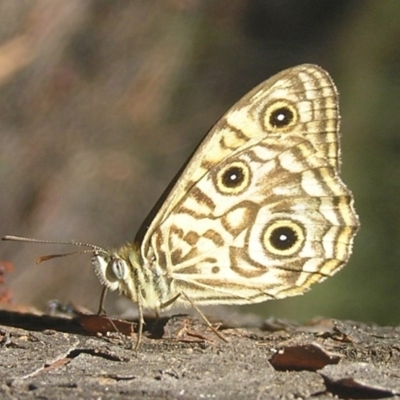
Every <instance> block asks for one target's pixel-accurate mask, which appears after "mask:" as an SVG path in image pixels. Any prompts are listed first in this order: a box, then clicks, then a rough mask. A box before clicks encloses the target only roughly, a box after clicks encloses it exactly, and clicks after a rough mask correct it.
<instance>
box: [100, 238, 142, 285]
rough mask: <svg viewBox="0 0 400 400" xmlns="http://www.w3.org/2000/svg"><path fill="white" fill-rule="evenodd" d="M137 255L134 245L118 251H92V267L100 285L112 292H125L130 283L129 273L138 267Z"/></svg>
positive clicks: (130, 275)
mask: <svg viewBox="0 0 400 400" xmlns="http://www.w3.org/2000/svg"><path fill="white" fill-rule="evenodd" d="M138 254H139V252H138V251H137V248H136V246H135V245H127V246H124V247H122V248H121V249H119V250H104V249H100V248H99V249H96V250H94V251H93V257H92V265H93V268H94V271H95V273H96V275H97V277H98V278H99V280H100V282H101V284H102V285H104V286H105V287H107V288H108V289H109V290H112V291H113V290H118V291H120V292H126V288H127V287H129V284H130V282H131V281H132V273H131V271H132V270H133V271H134V270H136V269H137V268H135V266H139V265H140V263H139V256H138Z"/></svg>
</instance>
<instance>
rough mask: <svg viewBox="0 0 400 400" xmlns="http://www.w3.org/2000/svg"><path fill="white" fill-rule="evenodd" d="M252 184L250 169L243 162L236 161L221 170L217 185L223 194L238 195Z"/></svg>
mask: <svg viewBox="0 0 400 400" xmlns="http://www.w3.org/2000/svg"><path fill="white" fill-rule="evenodd" d="M249 184H250V168H249V167H248V165H247V164H245V163H244V162H242V161H235V162H233V163H230V164H228V165H226V166H224V167H223V168H221V169H220V170H219V171H218V173H217V176H216V182H215V185H216V187H217V189H219V191H220V192H221V193H223V194H238V193H241V192H243V191H244V190H245V189H246V188H247V187H248V186H249Z"/></svg>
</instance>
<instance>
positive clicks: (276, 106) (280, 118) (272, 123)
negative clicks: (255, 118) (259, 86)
mask: <svg viewBox="0 0 400 400" xmlns="http://www.w3.org/2000/svg"><path fill="white" fill-rule="evenodd" d="M262 115H264V124H265V129H266V130H267V131H273V132H275V131H278V132H281V131H283V132H285V131H287V130H288V129H289V128H291V127H292V126H293V125H295V124H296V123H297V122H298V119H299V117H298V112H297V108H296V107H295V106H294V105H293V104H291V103H289V102H288V101H284V100H279V101H275V102H274V103H272V104H268V105H267V107H266V109H265V111H264V113H263V114H262Z"/></svg>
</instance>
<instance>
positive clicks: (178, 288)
mask: <svg viewBox="0 0 400 400" xmlns="http://www.w3.org/2000/svg"><path fill="white" fill-rule="evenodd" d="M339 167H340V148H339V112H338V94H337V90H336V87H335V85H334V83H333V81H332V79H331V78H330V76H329V74H328V73H327V72H326V71H324V70H323V69H322V68H320V67H318V66H316V65H311V64H304V65H300V66H297V67H293V68H290V69H287V70H285V71H282V72H280V73H278V74H277V75H275V76H273V77H272V78H270V79H268V80H266V81H265V82H263V83H261V84H260V85H259V86H257V87H256V88H254V89H253V90H252V91H250V92H249V93H248V94H246V95H245V96H244V97H243V98H242V99H240V100H239V101H238V102H237V103H236V104H235V105H234V106H233V107H232V108H231V109H230V110H229V111H228V112H227V113H226V114H225V115H224V116H223V117H222V118H221V119H220V120H219V121H218V122H217V123H216V124H215V126H214V127H213V128H212V129H211V130H210V132H209V133H208V134H207V135H206V137H205V138H204V140H203V141H202V143H201V144H200V146H199V147H198V148H197V150H196V151H195V153H194V154H193V156H192V158H191V159H190V160H189V162H188V163H187V164H186V166H185V167H184V169H183V171H182V172H181V173H180V175H179V176H178V177H177V178H176V179H175V180H174V181H173V182H172V183H171V185H170V186H169V188H168V189H167V191H166V192H165V193H164V195H163V196H162V197H161V199H160V201H159V202H158V203H157V204H156V206H155V207H154V209H153V210H152V212H151V213H150V215H149V217H148V218H147V219H146V220H145V222H144V224H143V226H142V228H141V229H140V230H139V232H138V234H137V236H136V238H135V240H134V241H133V243H132V244H128V245H126V246H123V247H122V248H120V249H118V250H104V249H102V248H100V247H98V246H93V245H86V244H84V243H77V244H80V245H84V246H88V247H90V250H88V251H91V252H93V266H94V270H95V272H96V274H97V275H98V277H99V279H100V281H101V283H102V284H103V285H104V287H105V288H108V289H109V290H118V291H119V292H120V293H121V294H123V295H125V296H126V297H128V298H129V299H131V300H132V301H133V302H135V303H137V305H138V310H139V317H140V319H139V321H140V323H139V334H138V342H137V345H139V342H140V337H141V333H142V328H143V310H144V309H153V310H156V311H160V310H163V309H165V308H168V307H170V306H175V305H184V306H185V305H192V306H194V307H195V308H196V309H197V310H198V308H197V306H199V305H212V304H250V303H258V302H263V301H266V300H270V299H280V298H284V297H287V296H294V295H298V294H301V293H303V292H305V291H307V290H308V289H309V287H310V286H311V285H312V284H313V283H315V282H319V281H322V280H324V279H325V278H326V277H328V276H331V275H333V274H334V273H335V272H336V271H338V270H339V269H340V268H341V267H343V265H344V264H345V263H346V261H347V260H348V259H349V256H350V253H351V249H352V243H353V238H354V236H355V234H356V232H357V229H358V227H359V221H358V217H357V214H356V212H355V210H354V207H353V196H352V194H351V192H350V191H349V189H348V188H347V187H346V185H345V184H344V183H343V182H342V180H341V178H340V177H339ZM5 239H6V240H7V239H8V240H16V239H17V238H15V237H11V236H8V237H5ZM20 240H25V239H20Z"/></svg>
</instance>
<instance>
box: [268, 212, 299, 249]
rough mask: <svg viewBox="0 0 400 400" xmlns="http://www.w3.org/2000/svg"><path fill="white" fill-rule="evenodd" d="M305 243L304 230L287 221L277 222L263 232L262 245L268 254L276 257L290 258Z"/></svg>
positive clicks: (295, 223) (296, 223)
mask: <svg viewBox="0 0 400 400" xmlns="http://www.w3.org/2000/svg"><path fill="white" fill-rule="evenodd" d="M304 241H305V235H304V228H303V226H302V225H300V224H299V223H298V222H294V221H291V220H288V219H284V220H277V221H274V222H273V223H272V224H270V225H268V226H267V228H266V229H265V231H264V244H265V247H266V249H267V251H268V252H270V253H272V254H275V255H278V256H292V255H293V254H295V253H297V252H298V251H299V250H300V249H301V248H302V247H303V243H304Z"/></svg>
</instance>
